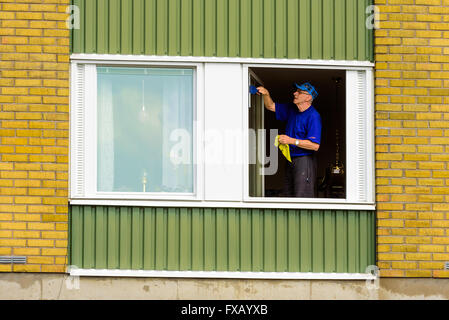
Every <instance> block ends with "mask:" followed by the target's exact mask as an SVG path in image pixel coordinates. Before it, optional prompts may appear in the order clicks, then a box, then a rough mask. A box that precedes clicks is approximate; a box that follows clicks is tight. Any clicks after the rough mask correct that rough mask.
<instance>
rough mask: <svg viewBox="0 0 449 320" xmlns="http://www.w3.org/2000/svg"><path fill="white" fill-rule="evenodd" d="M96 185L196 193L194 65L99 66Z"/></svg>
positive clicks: (105, 189) (121, 189)
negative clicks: (180, 66)
mask: <svg viewBox="0 0 449 320" xmlns="http://www.w3.org/2000/svg"><path fill="white" fill-rule="evenodd" d="M97 74H98V147H97V148H98V149H97V154H98V160H97V172H98V174H97V189H98V191H100V192H101V191H103V192H169V193H193V192H194V187H193V185H194V183H193V158H192V156H193V149H192V148H193V100H194V97H193V77H194V71H193V70H192V69H181V68H179V69H173V68H116V67H98V68H97Z"/></svg>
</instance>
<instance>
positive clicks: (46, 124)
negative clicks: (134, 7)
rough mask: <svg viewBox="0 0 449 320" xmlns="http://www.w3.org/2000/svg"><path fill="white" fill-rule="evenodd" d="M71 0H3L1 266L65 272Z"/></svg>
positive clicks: (0, 8)
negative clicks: (9, 260)
mask: <svg viewBox="0 0 449 320" xmlns="http://www.w3.org/2000/svg"><path fill="white" fill-rule="evenodd" d="M68 3H69V0H0V106H1V112H0V156H1V162H0V255H1V256H4V255H8V256H9V255H18V256H27V260H28V263H27V264H26V265H14V266H11V265H0V271H6V272H9V271H18V272H22V271H26V272H64V271H65V265H66V261H67V239H68V237H67V236H68V234H67V227H68V224H67V220H68V219H67V216H68V214H67V213H68V204H67V190H68V181H67V180H68V151H69V149H68V135H69V132H68V128H69V123H68V120H69V113H68V112H69V96H68V95H69V30H68V29H67V28H66V22H65V20H66V18H67V14H66V13H65V10H66V8H67V4H68Z"/></svg>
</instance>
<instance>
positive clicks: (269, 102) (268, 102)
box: [257, 87, 276, 112]
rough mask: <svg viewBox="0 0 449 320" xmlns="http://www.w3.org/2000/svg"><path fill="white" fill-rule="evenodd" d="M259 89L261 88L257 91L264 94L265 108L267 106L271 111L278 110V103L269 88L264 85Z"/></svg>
mask: <svg viewBox="0 0 449 320" xmlns="http://www.w3.org/2000/svg"><path fill="white" fill-rule="evenodd" d="M257 90H259V92H258V93H257V94H258V95H261V94H262V95H263V103H264V105H265V108H267V109H268V110H270V111H273V112H276V105H275V103H274V102H273V100H272V99H271V97H270V93H269V92H268V90H267V89H265V88H264V87H258V88H257Z"/></svg>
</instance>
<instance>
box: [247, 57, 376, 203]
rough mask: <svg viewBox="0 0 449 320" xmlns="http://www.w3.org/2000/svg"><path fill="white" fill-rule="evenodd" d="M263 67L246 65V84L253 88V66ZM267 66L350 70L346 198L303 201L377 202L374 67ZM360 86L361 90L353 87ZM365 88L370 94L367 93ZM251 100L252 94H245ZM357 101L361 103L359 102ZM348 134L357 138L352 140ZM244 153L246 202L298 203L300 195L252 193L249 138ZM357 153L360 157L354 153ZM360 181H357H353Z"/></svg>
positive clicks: (348, 81)
mask: <svg viewBox="0 0 449 320" xmlns="http://www.w3.org/2000/svg"><path fill="white" fill-rule="evenodd" d="M255 67H261V66H260V64H245V65H244V66H243V68H244V72H243V76H244V79H243V83H244V87H245V88H247V87H249V75H250V72H251V70H249V69H250V68H255ZM263 67H264V68H273V69H313V70H319V69H324V70H329V69H336V70H345V71H346V105H345V110H346V137H347V138H346V165H345V168H346V186H347V188H346V198H345V199H331V198H301V200H300V202H303V203H311V204H312V203H329V204H358V203H370V204H374V190H375V189H374V183H375V181H374V139H373V137H374V116H373V115H374V100H373V98H372V97H373V92H374V88H373V86H374V82H373V72H372V69H371V68H362V69H359V68H345V69H343V68H342V67H337V66H328V65H327V66H310V65H301V66H298V65H280V64H266V65H264V66H263ZM354 87H357V88H358V89H360V90H353V89H354ZM363 88H364V89H365V90H366V91H365V92H366V94H363ZM243 99H244V102H243V103H246V104H247V103H248V97H247V96H244V97H243ZM355 102H357V103H355ZM242 111H243V123H245V124H247V123H248V120H249V119H248V114H249V111H248V108H243V110H242ZM348 137H354V139H349V138H348ZM244 154H245V155H246V158H245V160H246V162H245V166H244V176H245V177H247V179H245V180H244V194H243V195H244V201H245V202H263V203H297V202H299V201H298V198H285V197H282V198H281V197H279V198H262V197H250V196H249V141H248V139H246V140H245V144H244ZM354 155H356V156H354ZM351 181H356V183H351Z"/></svg>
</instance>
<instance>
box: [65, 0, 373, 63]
mask: <svg viewBox="0 0 449 320" xmlns="http://www.w3.org/2000/svg"><path fill="white" fill-rule="evenodd" d="M72 2H73V4H74V5H77V6H79V8H80V12H81V20H80V29H75V30H72V41H71V49H72V52H73V53H111V54H135V55H140V54H146V55H169V56H208V57H209V56H218V57H252V58H289V59H326V60H360V61H373V32H372V30H369V29H367V28H366V26H365V21H366V20H367V17H368V14H367V13H366V8H367V7H368V6H369V5H371V4H372V2H373V1H372V0H72Z"/></svg>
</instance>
